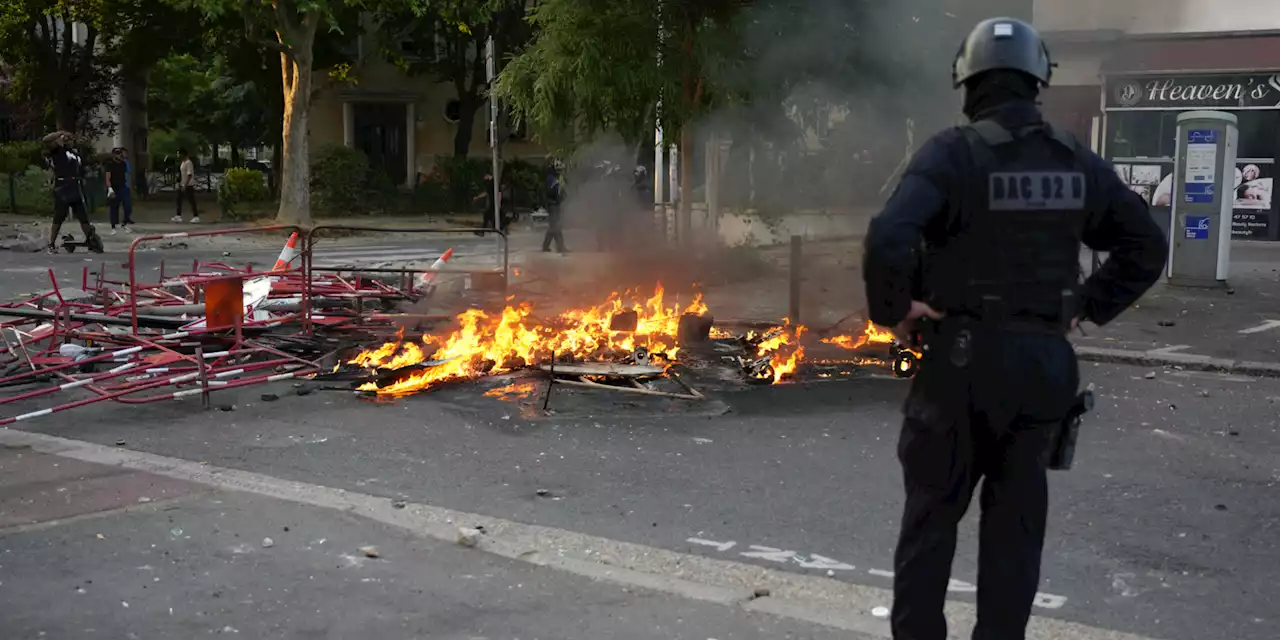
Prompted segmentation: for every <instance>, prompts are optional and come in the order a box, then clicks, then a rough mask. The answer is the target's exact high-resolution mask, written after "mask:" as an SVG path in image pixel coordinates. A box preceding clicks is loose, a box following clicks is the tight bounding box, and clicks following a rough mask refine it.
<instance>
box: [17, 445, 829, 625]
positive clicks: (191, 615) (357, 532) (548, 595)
mask: <svg viewBox="0 0 1280 640" xmlns="http://www.w3.org/2000/svg"><path fill="white" fill-rule="evenodd" d="M371 546H375V547H376V550H375V549H372V548H370V547H371ZM0 620H3V628H4V631H5V633H4V637H5V638H6V639H9V638H12V639H14V640H19V639H27V638H32V639H34V638H79V637H88V636H93V637H111V638H146V637H150V638H196V637H205V636H209V635H236V636H239V637H244V638H254V639H266V638H312V637H332V638H358V637H366V638H378V639H379V640H384V639H385V640H396V639H400V638H406V639H407V638H440V639H458V640H462V639H480V638H557V639H564V640H573V639H581V640H597V639H599V638H654V639H662V640H668V639H683V638H688V639H690V640H706V639H708V638H718V639H722V640H723V639H726V638H769V639H773V638H813V639H822V638H832V639H834V638H838V637H849V635H850V634H848V633H847V632H840V633H838V632H836V631H834V630H831V629H827V628H824V627H818V626H815V625H811V624H807V623H802V622H796V621H792V620H787V619H782V618H775V617H772V616H767V615H764V614H760V613H755V612H748V611H743V610H741V609H737V608H732V607H726V606H721V605H717V604H713V603H707V602H699V601H693V600H687V599H684V598H680V597H677V596H672V595H667V594H662V593H657V592H647V591H644V590H641V589H636V588H624V587H622V586H618V585H614V584H611V583H605V582H599V581H596V580H592V579H590V578H585V577H580V576H574V575H570V574H567V573H561V572H558V571H554V570H550V569H546V568H542V567H536V566H533V565H529V564H526V563H521V562H518V561H515V560H509V559H505V558H501V557H499V556H496V555H491V554H488V553H485V552H481V551H477V550H473V549H467V548H464V547H461V546H458V545H453V544H448V543H444V542H440V541H438V540H433V539H428V538H425V537H417V536H414V535H412V534H411V533H409V532H407V531H404V530H401V529H397V528H394V527H390V526H387V525H383V524H380V523H374V522H371V521H367V520H363V519H361V518H358V517H356V516H352V515H348V514H345V513H342V512H338V511H333V510H329V509H321V508H317V507H308V506H302V505H299V504H296V503H292V502H283V501H277V500H272V499H268V498H262V497H258V496H252V495H250V494H241V493H232V492H225V491H217V490H212V489H208V488H206V487H202V486H197V485H193V484H188V483H186V482H183V481H179V480H175V479H169V478H164V477H160V476H154V475H150V474H147V473H143V472H139V471H131V470H126V469H123V468H118V467H109V466H102V465H96V464H92V463H87V462H81V461H77V460H72V459H68V458H61V457H55V456H50V455H45V454H41V453H35V452H33V451H31V450H29V449H11V448H5V449H0Z"/></svg>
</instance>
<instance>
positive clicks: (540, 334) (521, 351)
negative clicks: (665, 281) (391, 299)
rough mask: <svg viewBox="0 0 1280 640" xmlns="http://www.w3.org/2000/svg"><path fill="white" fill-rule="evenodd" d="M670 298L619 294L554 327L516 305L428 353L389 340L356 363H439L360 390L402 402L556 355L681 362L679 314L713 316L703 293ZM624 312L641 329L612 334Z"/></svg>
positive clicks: (463, 319) (470, 324) (469, 323)
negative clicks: (647, 356) (636, 354)
mask: <svg viewBox="0 0 1280 640" xmlns="http://www.w3.org/2000/svg"><path fill="white" fill-rule="evenodd" d="M664 293H665V292H664V291H663V289H662V285H658V286H657V289H656V290H655V292H654V294H653V295H652V296H651V297H649V298H648V299H647V300H643V301H640V302H633V303H631V304H630V305H628V304H627V303H626V302H625V301H624V299H625V298H629V297H630V296H631V292H623V294H621V295H619V294H618V293H614V294H612V295H610V296H609V299H608V300H607V301H606V302H605V303H604V304H600V305H597V306H594V307H591V308H587V309H573V310H569V311H566V312H564V313H562V314H560V315H559V316H557V317H556V318H555V320H553V321H551V322H547V323H540V322H539V321H538V320H537V319H535V318H533V317H532V313H533V307H532V306H531V305H529V304H522V305H519V306H510V305H509V306H507V307H506V308H505V309H503V310H502V314H501V316H490V315H489V314H486V313H485V312H483V311H481V310H479V309H471V310H468V311H466V312H464V313H462V314H461V315H459V316H458V318H457V320H458V325H459V327H458V329H457V330H456V331H454V332H453V333H451V334H449V335H447V336H444V337H440V338H430V337H429V338H424V339H423V342H424V343H426V344H427V345H428V348H425V349H424V348H423V347H421V346H419V345H417V344H414V343H409V342H389V343H387V344H384V345H382V346H381V347H378V348H376V349H371V350H366V351H362V352H361V353H359V354H357V355H356V356H355V357H354V358H352V359H351V360H350V361H349V362H350V363H351V364H357V365H360V366H362V367H368V368H377V369H384V370H387V369H396V368H400V367H405V366H409V365H413V364H417V363H420V362H425V361H426V360H427V359H428V357H429V358H430V359H432V360H434V361H438V362H439V364H436V365H435V366H431V367H429V368H425V369H422V370H420V371H414V372H412V373H409V374H406V375H405V377H403V378H401V379H400V380H398V381H396V382H394V383H391V384H388V385H386V386H383V387H379V386H377V384H376V383H373V382H369V383H366V384H364V385H362V386H361V387H360V390H361V391H373V392H376V393H377V394H378V395H387V396H401V395H407V394H410V393H414V392H417V391H422V390H425V389H428V388H430V387H432V386H434V385H436V384H439V383H442V382H446V381H450V380H457V379H465V378H474V377H477V376H480V375H484V374H487V373H502V372H505V371H510V370H513V369H517V368H520V367H522V366H525V365H526V364H532V363H535V362H539V361H543V360H546V359H549V358H551V357H552V356H553V355H555V356H563V355H570V354H571V355H573V356H574V357H575V358H580V359H586V358H603V357H607V356H609V355H614V354H618V353H625V352H630V351H633V350H634V349H635V348H636V347H639V346H643V347H646V348H647V349H648V350H649V352H650V353H653V354H666V356H667V357H675V355H676V353H677V352H678V347H677V346H676V334H677V331H678V327H679V325H680V316H681V315H683V314H686V313H692V314H697V315H701V314H703V313H706V311H707V305H706V304H704V303H703V302H702V296H701V295H699V296H697V297H695V298H694V300H693V302H691V303H690V304H689V305H687V306H685V307H683V308H682V307H680V305H679V304H678V303H677V304H672V305H667V303H666V302H665V300H664ZM624 311H634V312H635V313H636V316H637V322H636V330H635V331H634V332H617V331H611V330H610V329H609V323H610V319H611V318H612V317H613V316H614V315H615V314H618V313H621V312H624Z"/></svg>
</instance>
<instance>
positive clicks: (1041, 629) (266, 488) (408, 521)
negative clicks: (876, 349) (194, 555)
mask: <svg viewBox="0 0 1280 640" xmlns="http://www.w3.org/2000/svg"><path fill="white" fill-rule="evenodd" d="M0 446H9V447H30V448H31V449H32V450H33V451H36V452H38V453H46V454H50V455H57V456H62V457H64V458H71V459H75V460H82V461H85V462H93V463H97V464H104V465H111V466H119V467H123V468H126V469H134V470H138V471H143V472H147V473H153V474H156V475H161V476H166V477H169V478H176V479H179V480H185V481H187V482H194V483H196V484H201V485H205V486H209V487H214V488H217V489H223V490H228V491H240V492H244V493H250V494H254V495H259V496H265V497H268V498H274V499H277V500H285V501H289V502H294V503H297V504H304V505H310V506H315V507H320V508H324V509H333V510H336V511H342V512H346V513H351V514H354V515H358V516H363V517H365V518H369V519H371V520H375V521H378V522H382V523H385V524H389V525H392V526H396V527H400V528H402V529H404V530H406V531H409V532H411V533H413V534H415V535H420V536H423V537H429V538H436V539H439V540H442V541H447V542H456V541H457V540H458V526H459V525H467V526H470V525H473V524H483V525H484V527H485V533H484V535H483V536H482V538H481V540H480V543H479V545H478V547H477V548H478V549H479V550H481V551H485V552H488V553H492V554H494V555H498V556H502V557H505V558H509V559H512V560H518V561H521V562H527V563H530V564H533V565H537V566H543V567H549V568H552V569H559V570H561V571H565V572H568V573H572V574H576V575H580V576H584V577H589V578H592V579H596V580H601V581H605V582H612V583H615V584H621V585H626V586H631V587H637V588H642V589H648V590H651V591H658V592H663V593H669V594H674V595H678V596H681V597H685V598H689V599H692V600H699V601H704V602H713V603H718V604H722V605H725V606H729V607H739V608H742V609H745V610H748V611H757V612H761V613H768V614H772V615H776V616H782V617H787V618H793V619H797V620H803V621H806V622H810V623H814V624H819V625H823V626H827V627H831V628H835V629H842V630H846V631H850V632H855V633H858V634H862V640H865V639H868V638H888V637H890V634H889V625H888V622H887V621H885V620H881V619H878V618H876V617H875V616H873V615H872V614H871V611H872V609H873V608H874V607H882V606H888V605H889V603H891V602H893V593H892V592H891V591H889V590H888V589H882V588H876V587H869V586H863V585H857V584H852V583H847V582H841V581H838V580H831V579H828V578H822V577H817V576H807V575H801V574H797V573H792V572H787V571H780V570H775V569H769V568H764V567H760V566H759V565H755V564H746V563H740V562H728V561H724V560H715V559H711V558H706V557H703V556H699V555H694V554H687V553H678V552H675V551H670V550H667V549H660V548H657V547H649V546H645V545H640V544H634V543H630V542H622V541H618V540H611V539H608V538H600V537H596V536H589V535H585V534H582V533H578V532H574V531H567V530H564V529H555V528H552V527H543V526H536V525H530V524H524V523H520V522H514V521H510V520H503V519H501V518H494V517H490V516H483V515H478V514H474V513H466V512H462V511H453V510H451V509H445V508H442V507H436V506H432V505H428V504H414V503H411V504H408V505H404V506H403V508H400V509H397V508H396V506H395V505H393V504H392V501H391V500H390V499H388V498H385V497H379V496H372V495H368V494H364V493H356V492H352V491H346V490H343V489H335V488H332V487H325V486H321V485H314V484H307V483H303V482H294V481H290V480H284V479H281V478H274V477H271V476H267V475H263V474H259V473H251V472H248V471H240V470H236V469H229V468H226V467H215V466H213V465H206V464H202V463H199V462H195V461H192V460H183V459H180V458H170V457H167V456H159V455H154V454H150V453H142V452H138V451H129V450H125V449H117V448H114V447H107V446H104V445H99V444H94V443H92V442H84V441H81V440H71V439H68V438H59V437H57V436H50V435H45V434H42V433H33V432H26V431H17V430H13V429H0ZM761 588H767V589H768V591H769V593H770V595H769V596H767V597H755V595H754V594H755V593H756V592H757V590H758V589H761ZM947 610H948V611H947V613H948V618H949V622H950V623H951V624H952V625H953V626H954V628H957V629H961V628H971V627H972V626H973V624H974V622H975V620H976V614H977V612H976V610H975V608H974V606H973V605H971V604H969V603H965V602H956V601H952V602H948V605H947ZM1027 638H1030V639H1031V640H1060V639H1061V638H1072V639H1073V640H1153V639H1151V638H1146V637H1144V636H1137V635H1132V634H1127V633H1120V632H1115V631H1109V630H1106V629H1101V628H1097V627H1090V626H1087V625H1082V624H1078V623H1074V622H1067V621H1065V620H1058V619H1053V618H1041V617H1033V618H1032V620H1031V623H1030V625H1029V626H1028V628H1027Z"/></svg>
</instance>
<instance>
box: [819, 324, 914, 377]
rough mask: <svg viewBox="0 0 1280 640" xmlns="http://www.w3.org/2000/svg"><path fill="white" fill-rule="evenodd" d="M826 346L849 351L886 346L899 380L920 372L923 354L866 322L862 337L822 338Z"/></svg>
mask: <svg viewBox="0 0 1280 640" xmlns="http://www.w3.org/2000/svg"><path fill="white" fill-rule="evenodd" d="M822 341H823V342H824V343H826V344H833V345H836V346H839V347H843V348H845V349H849V350H851V351H856V350H859V349H862V348H865V347H868V346H871V345H881V344H882V345H887V346H888V355H889V359H890V360H892V361H893V374H894V375H895V376H897V377H899V378H911V377H914V376H915V375H916V373H918V372H919V371H920V361H921V360H922V359H923V358H924V354H923V353H922V352H921V351H920V350H919V349H917V348H916V347H913V346H909V345H906V344H903V343H902V342H901V341H900V340H898V338H897V336H895V335H893V332H892V331H889V330H888V329H882V328H880V327H877V326H876V325H874V324H872V323H871V322H870V321H868V322H867V326H866V327H865V328H864V329H863V331H862V335H859V336H853V335H838V336H831V337H828V338H823V339H822Z"/></svg>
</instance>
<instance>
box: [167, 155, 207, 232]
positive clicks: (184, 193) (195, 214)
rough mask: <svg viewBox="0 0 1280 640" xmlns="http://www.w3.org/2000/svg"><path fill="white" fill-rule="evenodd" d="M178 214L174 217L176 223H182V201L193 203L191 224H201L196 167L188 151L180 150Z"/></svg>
mask: <svg viewBox="0 0 1280 640" xmlns="http://www.w3.org/2000/svg"><path fill="white" fill-rule="evenodd" d="M178 160H179V161H180V164H179V165H178V213H177V214H176V215H174V216H173V221H174V222H182V200H183V199H184V198H185V199H186V201H187V202H189V203H191V223H192V224H196V223H199V222H200V212H199V211H197V210H196V165H195V163H194V162H192V161H191V156H190V155H188V154H187V150H186V149H178Z"/></svg>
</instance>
